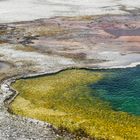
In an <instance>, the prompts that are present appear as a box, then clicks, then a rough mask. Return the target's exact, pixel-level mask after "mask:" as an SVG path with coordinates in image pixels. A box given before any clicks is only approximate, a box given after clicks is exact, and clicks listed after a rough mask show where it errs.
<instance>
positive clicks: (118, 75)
mask: <svg viewBox="0 0 140 140" xmlns="http://www.w3.org/2000/svg"><path fill="white" fill-rule="evenodd" d="M106 72H107V73H108V74H109V75H108V76H106V78H104V79H103V80H101V81H100V82H98V83H97V84H93V85H91V88H92V89H94V90H95V89H96V94H94V96H95V95H96V96H98V97H99V98H101V99H102V100H105V101H108V102H109V103H110V105H111V106H112V108H113V109H114V110H116V111H123V112H128V113H130V114H134V115H140V66H139V67H135V68H127V69H117V70H106Z"/></svg>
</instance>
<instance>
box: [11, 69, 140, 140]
mask: <svg viewBox="0 0 140 140" xmlns="http://www.w3.org/2000/svg"><path fill="white" fill-rule="evenodd" d="M105 75H106V74H105V73H103V72H100V73H99V72H91V71H88V70H67V71H63V72H60V73H58V74H56V75H49V76H44V77H38V78H31V79H21V80H18V81H16V83H14V84H13V87H14V88H15V89H16V90H18V92H19V93H20V94H19V96H18V97H17V98H16V99H15V101H14V102H13V103H12V104H11V110H12V111H13V112H14V113H16V114H19V115H22V116H27V117H31V118H35V119H39V120H43V121H47V122H49V123H52V124H53V125H55V126H56V127H58V128H66V129H67V130H68V131H70V132H73V133H77V134H79V135H81V134H80V132H81V133H84V134H87V135H89V136H91V137H93V138H97V139H100V138H102V139H112V140H124V139H127V140H132V139H133V140H136V139H139V138H140V133H139V132H140V119H139V117H136V116H130V115H128V114H127V113H124V112H115V111H113V110H112V109H111V107H110V106H109V104H108V103H107V102H104V101H102V100H100V99H99V98H97V97H95V96H93V95H94V94H97V93H96V92H95V93H93V92H94V91H93V89H92V90H91V89H90V87H89V86H88V85H89V84H91V83H92V84H93V83H96V82H97V81H99V80H101V79H102V78H103V77H104V76H105Z"/></svg>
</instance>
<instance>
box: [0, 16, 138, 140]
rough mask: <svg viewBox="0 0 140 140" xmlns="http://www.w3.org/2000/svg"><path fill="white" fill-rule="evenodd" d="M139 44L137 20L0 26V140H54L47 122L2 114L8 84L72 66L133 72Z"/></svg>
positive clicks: (112, 18)
mask: <svg viewBox="0 0 140 140" xmlns="http://www.w3.org/2000/svg"><path fill="white" fill-rule="evenodd" d="M139 43H140V16H139V15H125V16H123V15H122V16H119V15H114V16H113V15H112V16H79V17H67V18H66V17H55V18H49V19H39V20H35V21H27V22H17V23H8V24H0V80H1V91H0V139H2V140H6V139H9V137H10V140H12V139H33V138H35V139H57V138H59V136H58V135H56V134H55V133H54V132H53V131H52V128H51V126H50V125H49V124H47V123H44V122H39V121H35V120H31V119H28V118H22V117H18V116H14V115H11V114H9V113H8V111H7V105H8V103H9V102H10V101H11V100H6V99H7V98H10V99H11V98H12V97H13V96H11V95H13V92H14V91H13V90H10V83H11V82H12V80H15V79H17V78H21V77H28V76H33V75H40V74H44V73H52V72H57V71H59V70H62V69H66V68H72V67H76V68H92V69H97V68H105V69H106V68H123V67H133V66H136V65H138V64H139V63H140V55H139V53H140V45H139ZM5 100H6V101H5ZM4 101H5V102H4ZM64 139H71V137H70V136H67V137H65V138H64Z"/></svg>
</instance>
